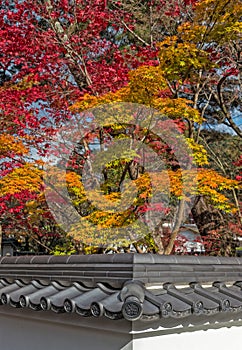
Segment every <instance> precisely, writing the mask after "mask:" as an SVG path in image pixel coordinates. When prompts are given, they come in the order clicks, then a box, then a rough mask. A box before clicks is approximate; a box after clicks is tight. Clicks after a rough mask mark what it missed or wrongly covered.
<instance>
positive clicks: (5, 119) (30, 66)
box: [0, 0, 241, 252]
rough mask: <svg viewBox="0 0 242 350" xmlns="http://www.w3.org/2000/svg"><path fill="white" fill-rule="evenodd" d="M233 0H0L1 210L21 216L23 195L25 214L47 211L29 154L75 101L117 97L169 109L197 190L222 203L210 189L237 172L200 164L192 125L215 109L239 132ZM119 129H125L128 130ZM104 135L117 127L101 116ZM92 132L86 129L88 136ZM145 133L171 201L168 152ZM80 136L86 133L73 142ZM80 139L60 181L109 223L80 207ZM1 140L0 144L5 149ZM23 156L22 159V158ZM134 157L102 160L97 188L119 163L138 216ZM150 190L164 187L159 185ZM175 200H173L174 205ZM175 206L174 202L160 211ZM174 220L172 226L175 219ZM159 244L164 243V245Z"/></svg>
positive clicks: (43, 144) (108, 183)
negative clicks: (189, 155)
mask: <svg viewBox="0 0 242 350" xmlns="http://www.w3.org/2000/svg"><path fill="white" fill-rule="evenodd" d="M196 3H198V4H196ZM239 5H240V2H239V1H233V2H232V1H227V2H224V1H222V0H203V1H198V2H197V1H189V0H187V1H186V0H184V1H177V0H173V1H171V2H169V3H168V2H167V1H160V0H159V1H158V0H154V1H150V2H147V1H135V0H133V1H132V0H129V1H128V0H120V1H114V0H110V1H101V0H88V1H83V0H76V1H72V0H69V1H66V0H58V1H52V0H44V1H39V0H34V1H29V0H26V1H21V2H12V1H4V2H2V4H1V13H0V28H1V37H2V38H3V40H2V41H1V43H0V48H1V58H0V63H1V68H0V78H1V84H0V85H1V86H0V110H1V118H0V123H1V129H2V132H3V138H2V140H0V144H1V145H3V146H2V147H3V155H2V157H1V159H2V162H1V169H2V173H1V186H2V187H1V188H2V194H1V203H3V204H2V213H5V214H6V213H7V215H8V217H9V215H11V213H12V214H13V213H14V210H15V209H14V208H16V210H15V214H17V211H18V210H19V211H22V213H23V215H20V217H19V219H17V218H18V217H17V215H15V219H16V220H18V221H19V222H20V223H21V225H23V226H25V225H26V217H27V216H26V215H27V214H26V207H25V205H26V204H27V202H28V200H33V201H34V203H32V205H33V208H35V206H36V203H38V202H39V203H41V204H40V205H41V206H42V209H41V210H40V212H41V213H40V215H39V216H38V215H33V214H31V215H32V219H31V220H32V224H34V225H35V226H36V227H37V229H38V230H40V231H41V223H40V222H41V220H40V221H38V220H39V218H41V217H43V214H44V216H45V217H46V220H47V221H48V220H49V222H50V221H51V220H52V219H53V218H51V215H50V213H49V212H48V208H47V207H46V206H45V204H44V202H43V198H42V197H41V196H42V193H40V192H41V190H40V180H39V179H40V177H41V176H40V172H39V171H40V169H39V168H41V167H40V166H39V165H38V164H36V163H35V160H36V158H37V157H38V156H45V154H46V151H47V149H48V145H49V143H51V141H52V138H53V135H54V134H55V133H56V131H58V128H59V127H61V126H62V125H63V123H64V122H65V121H66V120H72V119H73V118H75V114H76V112H77V111H80V110H86V109H88V108H92V107H94V106H97V105H100V104H102V103H110V102H117V101H120V102H133V103H141V104H144V105H146V106H151V107H153V108H155V109H156V110H158V111H159V112H160V113H161V114H162V115H164V116H166V117H167V118H171V119H173V120H174V121H175V124H176V126H177V128H178V130H180V131H182V132H183V134H184V135H185V137H186V140H187V143H188V144H189V146H190V148H191V150H192V151H193V157H194V159H195V160H196V164H197V166H199V167H202V166H204V169H201V170H200V171H199V172H198V176H199V180H198V182H199V184H200V189H199V190H200V194H202V195H206V196H207V197H208V200H209V201H210V202H212V203H213V204H214V205H215V206H217V207H219V206H220V208H219V209H220V210H221V209H222V210H229V209H230V204H229V202H228V200H227V199H226V197H224V196H223V195H222V194H219V191H220V190H221V191H223V189H231V190H232V188H234V186H235V187H236V186H237V182H233V181H232V182H231V181H230V180H229V179H226V177H221V175H219V174H217V173H216V172H214V171H212V170H209V169H207V168H209V164H208V163H207V155H206V151H205V148H204V147H203V146H202V142H201V139H200V135H201V130H202V128H203V126H204V123H211V122H214V121H218V122H219V123H224V124H225V125H226V126H228V127H230V128H232V129H233V130H234V132H236V133H237V134H238V135H239V137H241V131H240V129H239V127H238V126H237V124H236V123H235V119H234V115H236V113H238V112H239V110H240V106H239V103H238V101H239V99H240V97H241V95H240V94H241V91H240V85H239V84H240V75H239V74H240V73H239V68H240V64H241V63H240V50H239V32H240V30H241V22H240V21H239V18H240V16H241V8H240V6H239ZM100 73H101V74H100ZM234 91H236V93H234ZM76 101H78V102H76ZM73 104H75V105H74V107H72V108H70V106H72V105H73ZM235 112H236V113H235ZM83 122H85V123H87V124H88V119H86V120H85V121H83ZM128 131H129V135H130V136H132V135H133V136H134V134H135V132H134V131H132V130H128ZM100 132H101V133H103V135H100ZM137 132H139V131H137ZM140 133H141V134H142V132H141V131H140ZM9 135H11V137H14V139H12V147H13V148H12V150H11V147H10V148H9V150H8V151H6V149H5V150H4V144H6V145H7V142H6V139H8V137H9ZM110 135H111V138H113V139H114V138H117V137H119V136H121V137H122V130H121V129H119V130H117V128H112V130H111V131H110V130H109V129H108V127H105V128H104V129H103V130H98V137H99V140H100V142H101V143H102V142H106V137H108V136H109V137H110ZM96 136H97V134H95V133H94V134H93V138H95V137H96ZM136 136H137V134H136ZM4 137H5V139H4ZM140 137H141V136H140ZM4 140H5V141H4ZM8 140H10V138H9V139H8ZM14 140H15V141H14ZM19 140H21V143H19V142H20V141H19ZM148 141H149V144H150V145H152V147H153V149H155V150H156V151H157V149H158V148H160V150H159V152H160V154H162V155H164V154H165V153H166V156H165V158H166V161H167V165H168V167H169V171H170V177H169V179H170V182H171V183H172V185H171V186H170V187H171V192H172V193H173V196H174V198H173V197H172V199H173V200H174V201H175V202H176V200H177V199H178V200H179V198H178V197H179V196H180V193H179V191H180V188H181V184H180V179H179V171H178V170H177V169H176V164H175V163H176V160H175V159H174V158H172V154H170V153H169V152H170V150H167V147H166V145H164V144H162V142H160V140H158V142H157V140H155V139H154V135H150V139H149V140H148ZM86 146H88V142H87V143H86V144H85V145H84V146H83V145H82V147H84V148H85V147H86ZM14 147H15V148H14ZM89 151H90V149H85V150H84V152H82V153H81V155H80V154H79V158H78V159H75V158H73V160H72V164H71V165H70V170H71V171H72V173H71V174H72V175H71V176H70V175H68V176H70V178H69V180H68V181H69V185H68V186H69V191H70V193H72V196H73V201H74V203H75V205H76V207H77V208H78V210H79V211H83V212H84V214H85V215H86V216H87V215H92V218H91V220H93V222H95V220H96V223H97V222H101V221H102V222H103V224H106V225H111V226H112V225H113V224H114V223H113V222H112V223H110V221H109V224H107V219H108V218H107V217H105V215H104V217H102V218H101V219H100V218H97V217H96V216H95V215H97V213H96V214H95V210H94V212H90V210H89V209H90V207H86V206H85V205H84V203H85V201H86V199H85V196H84V192H83V190H82V186H81V183H80V178H79V179H78V178H76V177H75V176H76V175H75V173H76V174H78V175H81V170H79V172H78V169H76V168H78V167H79V166H80V168H82V165H83V164H82V163H81V162H84V163H85V162H87V161H88V157H89V153H88V152H89ZM4 152H9V157H8V159H7V160H6V153H5V154H4ZM28 152H29V153H28ZM207 152H208V153H209V151H208V150H207ZM37 154H38V156H37ZM33 155H34V156H33ZM28 157H29V158H32V160H31V161H23V159H26V158H28ZM33 158H35V160H34V161H33ZM208 159H209V158H208ZM209 160H210V159H209ZM137 164H138V162H134V161H132V159H131V158H129V157H126V160H124V162H123V164H122V162H119V163H118V164H114V163H111V165H110V167H109V168H107V172H106V175H107V176H106V175H105V176H106V179H105V181H104V184H103V189H102V190H103V191H104V192H103V193H104V195H105V196H106V197H107V200H109V201H110V202H112V201H114V202H115V201H117V200H118V199H117V193H118V192H119V191H118V190H120V188H119V187H120V186H116V188H115V191H113V189H114V187H115V186H113V185H112V184H113V182H115V181H117V179H118V177H121V178H122V176H123V174H125V176H126V178H127V177H128V176H129V177H130V178H131V179H132V181H134V182H136V185H137V187H138V188H139V191H140V192H139V195H140V198H139V202H138V203H137V206H136V207H137V208H138V207H139V210H140V212H142V211H144V212H145V210H146V212H145V213H143V215H146V216H148V211H147V208H146V207H145V201H146V197H145V193H146V192H147V193H146V195H147V196H148V197H149V179H147V178H146V177H145V174H142V169H141V168H138V165H137ZM75 167H76V168H75ZM135 174H136V175H135ZM223 175H225V174H223ZM173 180H174V183H173ZM24 181H25V182H24ZM78 181H79V183H78ZM153 181H155V179H153ZM23 182H24V185H25V184H26V187H24V188H23V187H22V186H23ZM145 184H146V186H145ZM173 185H174V186H173ZM18 188H19V189H22V190H23V191H18ZM12 189H13V192H11V191H12ZM161 190H162V191H164V186H163V189H162V188H161ZM142 196H143V197H142ZM200 197H201V196H200ZM94 199H95V198H94ZM20 202H21V203H20ZM176 203H177V202H176ZM182 203H183V204H182ZM9 205H10V206H9ZM183 205H184V202H183V201H182V200H181V201H180V206H181V207H182V206H183ZM17 208H18V209H17ZM137 208H136V213H135V215H134V214H132V211H130V212H127V213H126V214H127V216H128V217H129V218H130V219H131V220H135V218H136V216H137V212H138V210H137ZM175 208H176V205H174V210H173V209H172V210H173V214H172V215H175V214H174V211H175ZM131 209H132V208H130V210H131ZM160 209H161V210H163V211H164V210H165V208H160ZM27 211H28V210H27ZM181 211H182V210H181ZM31 213H32V212H31ZM5 214H4V215H5ZM31 215H30V216H31ZM132 215H133V217H132ZM109 219H110V218H109ZM113 219H114V221H115V220H116V221H118V225H121V223H122V220H123V218H121V217H116V218H115V217H113V216H112V220H113ZM16 220H15V222H16ZM105 220H106V221H105ZM180 221H181V219H179V220H178V222H177V225H176V227H177V229H178V226H179V222H180ZM23 223H24V224H23ZM32 224H31V225H32ZM116 224H117V223H116ZM31 227H32V226H31ZM31 230H32V228H31ZM174 232H175V234H176V230H175V231H174ZM175 234H174V235H173V236H174V237H175ZM153 237H154V239H155V240H156V242H157V244H158V245H159V244H160V251H162V249H163V248H164V247H163V248H162V242H160V241H159V239H160V232H157V235H155V233H153ZM171 245H172V240H171ZM168 250H169V251H171V249H170V247H169V249H168ZM168 250H167V252H168Z"/></svg>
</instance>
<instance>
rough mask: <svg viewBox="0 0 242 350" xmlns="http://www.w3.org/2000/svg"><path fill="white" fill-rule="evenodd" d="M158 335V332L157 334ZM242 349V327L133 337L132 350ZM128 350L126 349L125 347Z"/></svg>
mask: <svg viewBox="0 0 242 350" xmlns="http://www.w3.org/2000/svg"><path fill="white" fill-rule="evenodd" d="M157 333H159V332H157ZM241 347H242V325H241V326H237V327H231V328H227V327H223V328H219V329H208V330H206V331H204V330H196V331H194V332H184V333H180V334H176V333H174V334H162V335H155V334H152V336H151V334H146V335H145V334H142V336H141V335H140V336H138V338H137V335H134V340H133V343H132V347H131V348H130V349H132V350H158V349H159V350H161V349H169V350H214V349H219V350H234V349H241ZM124 350H126V348H124ZM127 350H128V347H127Z"/></svg>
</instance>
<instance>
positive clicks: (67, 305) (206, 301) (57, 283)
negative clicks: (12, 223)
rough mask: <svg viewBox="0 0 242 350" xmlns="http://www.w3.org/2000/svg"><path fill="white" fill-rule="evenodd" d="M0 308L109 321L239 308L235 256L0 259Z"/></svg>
mask: <svg viewBox="0 0 242 350" xmlns="http://www.w3.org/2000/svg"><path fill="white" fill-rule="evenodd" d="M0 300H1V304H2V305H10V306H12V307H15V308H19V310H20V311H21V309H22V308H30V309H32V310H35V311H40V310H50V311H53V312H55V313H64V312H65V313H73V312H74V313H77V314H79V315H80V316H90V317H91V316H93V317H100V316H106V317H108V318H110V319H120V318H125V319H127V320H130V321H134V320H138V319H141V320H156V319H159V318H168V317H172V318H182V317H188V316H189V315H192V314H194V315H197V316H199V315H207V316H209V315H214V314H219V313H223V312H226V313H229V312H231V313H234V312H238V311H242V259H240V258H216V257H188V256H159V255H152V254H147V255H139V254H116V255H90V256H69V257H67V256H65V257H53V256H52V257H50V256H49V257H18V258H6V257H4V258H1V259H0Z"/></svg>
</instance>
